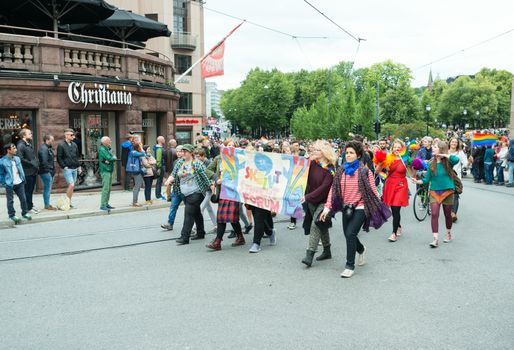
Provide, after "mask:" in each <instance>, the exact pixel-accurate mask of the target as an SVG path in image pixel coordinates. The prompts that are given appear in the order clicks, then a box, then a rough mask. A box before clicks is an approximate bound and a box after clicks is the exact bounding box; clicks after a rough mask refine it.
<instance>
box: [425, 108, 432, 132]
mask: <svg viewBox="0 0 514 350" xmlns="http://www.w3.org/2000/svg"><path fill="white" fill-rule="evenodd" d="M425 109H426V110H427V136H428V120H429V118H430V110H431V109H432V106H430V104H428V105H426V107H425Z"/></svg>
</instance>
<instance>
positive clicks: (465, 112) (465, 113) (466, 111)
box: [462, 108, 468, 130]
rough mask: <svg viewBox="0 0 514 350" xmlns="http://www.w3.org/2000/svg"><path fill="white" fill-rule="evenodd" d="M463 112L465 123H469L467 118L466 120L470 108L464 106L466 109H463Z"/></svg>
mask: <svg viewBox="0 0 514 350" xmlns="http://www.w3.org/2000/svg"><path fill="white" fill-rule="evenodd" d="M462 114H464V123H465V125H467V124H468V123H467V120H466V115H467V114H468V110H467V109H466V108H464V110H463V111H462ZM465 129H466V127H464V130H465Z"/></svg>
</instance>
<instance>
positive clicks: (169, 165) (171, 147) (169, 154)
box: [165, 139, 177, 202]
mask: <svg viewBox="0 0 514 350" xmlns="http://www.w3.org/2000/svg"><path fill="white" fill-rule="evenodd" d="M165 158H166V177H169V176H170V175H171V173H172V172H173V167H174V166H175V161H176V160H177V140H175V139H171V140H170V141H169V142H168V148H167V149H166V157H165ZM166 200H167V201H168V202H171V186H166Z"/></svg>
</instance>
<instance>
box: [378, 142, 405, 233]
mask: <svg viewBox="0 0 514 350" xmlns="http://www.w3.org/2000/svg"><path fill="white" fill-rule="evenodd" d="M404 147H405V144H404V143H403V141H401V140H395V141H394V142H393V147H392V152H391V154H389V155H388V156H387V159H386V161H385V162H384V163H385V164H383V165H384V166H385V167H386V168H387V174H388V175H387V179H386V181H385V184H384V189H383V191H382V200H383V201H384V203H385V204H387V205H388V206H390V207H391V212H392V213H393V233H392V234H391V236H389V241H390V242H396V241H397V239H398V236H401V234H402V225H401V224H400V209H401V207H407V206H408V205H409V186H408V184H407V177H406V175H407V167H406V166H405V163H404V162H403V160H402V157H401V155H400V151H401V150H402V149H403V148H404Z"/></svg>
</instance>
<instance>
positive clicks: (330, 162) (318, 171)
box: [301, 140, 337, 267]
mask: <svg viewBox="0 0 514 350" xmlns="http://www.w3.org/2000/svg"><path fill="white" fill-rule="evenodd" d="M310 159H311V163H310V167H309V177H308V178H307V188H306V190H305V196H304V197H303V198H302V199H301V202H302V203H304V210H305V212H306V213H305V219H304V229H306V230H307V229H308V230H309V232H310V234H309V244H308V247H307V251H306V255H305V258H303V260H302V263H304V264H305V265H307V266H308V267H310V266H311V265H312V259H313V258H314V254H315V252H316V248H317V247H318V243H319V241H320V239H321V242H322V244H323V252H322V253H321V254H320V255H319V256H318V257H317V258H316V261H322V260H326V259H331V258H332V253H331V250H330V236H329V233H328V230H329V228H328V227H327V226H326V225H323V224H321V223H320V222H319V220H318V217H319V215H320V214H321V213H322V212H323V208H324V207H325V203H326V201H327V196H328V192H329V191H330V188H331V186H332V181H333V180H334V175H335V163H336V162H337V155H336V153H335V152H334V149H333V148H332V146H331V145H330V144H329V143H328V142H327V141H322V140H318V141H316V142H315V143H314V146H313V149H312V152H311V153H310ZM309 221H310V225H309ZM307 225H309V226H308V227H306V226H307Z"/></svg>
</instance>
